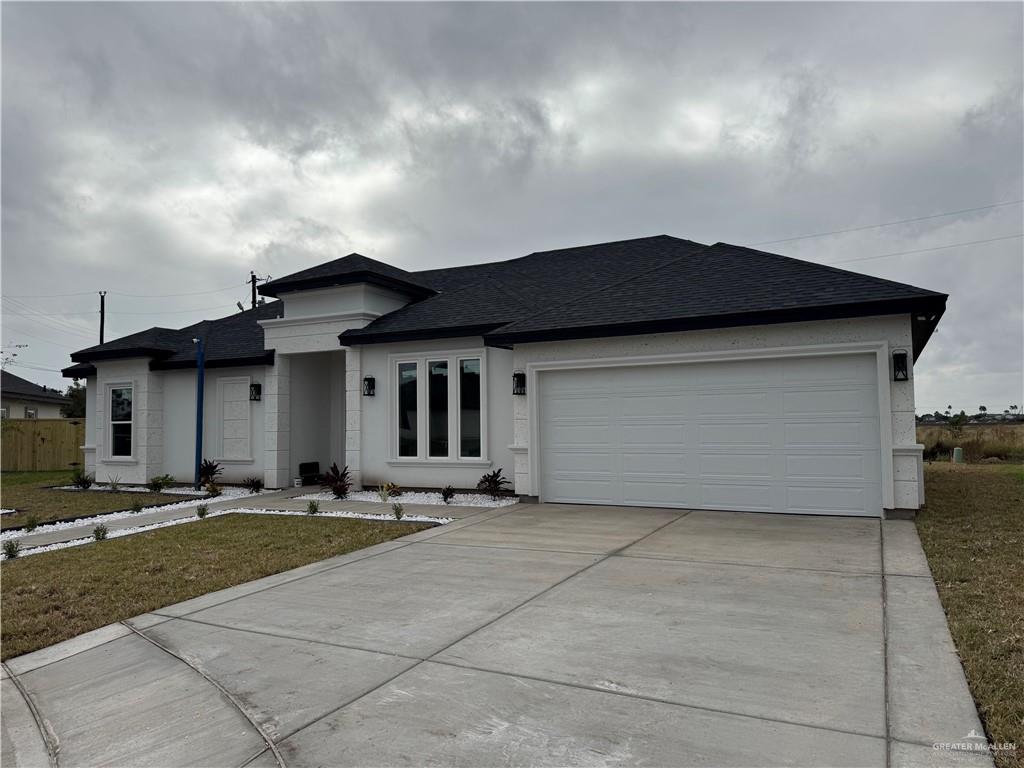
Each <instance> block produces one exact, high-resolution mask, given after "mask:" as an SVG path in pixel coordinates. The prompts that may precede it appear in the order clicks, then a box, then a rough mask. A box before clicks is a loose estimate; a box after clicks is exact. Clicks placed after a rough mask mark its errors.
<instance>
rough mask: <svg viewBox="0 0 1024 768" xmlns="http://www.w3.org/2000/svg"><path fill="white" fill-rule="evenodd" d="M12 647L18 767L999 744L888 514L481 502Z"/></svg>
mask: <svg viewBox="0 0 1024 768" xmlns="http://www.w3.org/2000/svg"><path fill="white" fill-rule="evenodd" d="M6 667H7V672H8V673H10V675H11V677H10V678H8V679H5V680H4V694H5V695H4V698H3V755H2V757H3V760H4V763H5V765H14V766H28V765H42V764H44V762H43V761H44V760H46V759H49V758H48V754H49V755H50V756H55V757H56V758H57V759H58V760H59V761H60V763H61V764H62V765H76V766H77V765H133V766H135V765H154V766H157V765H159V766H178V765H180V766H191V765H204V766H246V765H248V766H284V765H290V766H322V765H342V766H365V765H377V766H392V765H409V764H416V765H426V764H430V765H472V766H490V765H552V766H555V765H557V766H564V765H608V764H615V763H617V764H652V765H660V766H681V765H694V766H697V765H700V766H708V765H715V766H774V765H798V766H799V765H803V766H820V765H830V766H878V768H883V767H888V766H897V767H898V766H908V767H910V766H915V767H917V766H920V767H925V766H944V765H957V766H979V767H980V766H991V765H992V761H991V759H990V758H988V757H987V756H986V755H977V754H975V755H971V754H965V753H950V752H943V751H940V750H936V749H934V748H933V746H932V745H933V744H934V743H936V742H942V743H946V742H957V741H962V740H963V739H964V737H966V736H967V734H968V733H969V732H971V731H972V730H974V731H977V732H980V731H981V727H980V723H979V720H978V716H977V712H976V710H975V707H974V702H973V700H972V699H971V696H970V693H969V692H968V689H967V685H966V682H965V679H964V675H963V671H962V669H961V667H960V663H959V660H958V658H957V655H956V652H955V649H954V647H953V643H952V640H951V639H950V636H949V632H948V629H947V627H946V624H945V616H944V614H943V612H942V607H941V605H940V604H939V601H938V596H937V593H936V591H935V586H934V584H933V582H932V579H931V576H930V573H929V571H928V567H927V563H926V561H925V559H924V554H923V552H922V551H921V548H920V544H919V542H918V538H917V534H916V530H915V528H914V526H913V524H912V523H909V522H901V521H885V522H882V521H878V520H865V519H842V518H795V517H788V516H783V515H764V514H737V513H705V512H693V513H687V512H685V511H679V510H662V509H623V508H610V507H583V506H576V507H573V506H561V505H531V506H527V505H517V506H514V507H507V508H503V509H489V510H483V511H478V512H477V513H476V514H474V515H472V516H469V517H466V518H464V519H461V520H458V521H455V522H453V523H451V524H449V525H447V526H442V527H437V528H432V529H429V530H425V531H420V532H418V533H415V534H412V535H410V536H406V537H404V538H402V539H399V540H395V541H391V542H387V543H385V544H380V545H377V546H374V547H370V548H368V549H365V550H361V551H359V552H354V553H351V554H349V555H345V556H342V557H338V558H332V559H331V560H326V561H323V562H321V563H314V564H311V565H308V566H304V567H303V568H299V569H296V570H293V571H289V572H287V573H281V574H277V575H275V576H271V577H268V578H266V579H261V580H258V581H254V582H250V583H248V584H243V585H239V586H237V587H232V588H230V589H227V590H222V591H220V592H215V593H211V594H209V595H204V596H202V597H199V598H195V599H193V600H190V601H187V602H185V603H181V604H178V605H173V606H168V607H167V608H163V609H160V610H159V611H156V612H154V613H152V614H146V615H144V616H140V617H136V618H135V619H132V620H129V621H127V622H125V623H123V624H117V625H111V626H109V627H105V628H103V629H101V630H97V631H96V632H93V633H89V635H85V636H82V637H79V638H75V639H73V640H69V641H67V642H65V643H61V644H59V645H57V646H53V647H51V648H48V649H43V650H41V651H37V652H36V653H32V654H27V655H25V656H22V657H20V658H17V659H12V660H10V662H9V663H8V664H7V665H6ZM19 687H20V688H19ZM22 691H24V695H22Z"/></svg>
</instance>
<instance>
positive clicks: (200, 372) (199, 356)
mask: <svg viewBox="0 0 1024 768" xmlns="http://www.w3.org/2000/svg"><path fill="white" fill-rule="evenodd" d="M192 343H193V344H195V345H196V463H195V487H196V490H197V491H198V490H199V488H200V482H199V467H200V466H201V465H202V463H203V392H204V390H205V387H206V381H205V379H206V353H205V350H204V349H203V340H202V338H196V339H192Z"/></svg>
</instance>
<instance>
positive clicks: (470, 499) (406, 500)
mask: <svg viewBox="0 0 1024 768" xmlns="http://www.w3.org/2000/svg"><path fill="white" fill-rule="evenodd" d="M295 498H296V499H298V500H300V501H305V500H307V499H310V500H313V501H372V502H374V503H377V504H380V503H381V498H380V494H379V493H377V492H376V491H352V492H350V493H349V494H348V495H347V496H346V497H345V498H344V499H338V498H336V497H335V495H334V494H333V493H331V492H330V491H323V492H320V491H317V492H314V493H306V494H303V495H302V496H296V497H295ZM396 501H398V502H401V503H402V504H430V505H437V506H446V503H445V501H444V498H443V497H442V496H441V494H440V493H438V492H436V491H403V492H402V493H401V494H400V495H399V496H395V497H393V498H389V499H388V501H387V502H386V503H388V504H391V503H393V502H396ZM518 502H519V497H518V496H499V497H498V498H496V499H495V498H492V497H491V496H489V495H487V494H486V493H456V494H455V495H454V496H453V497H452V500H451V501H450V502H448V504H449V505H451V506H453V507H509V506H511V505H513V504H516V503H518Z"/></svg>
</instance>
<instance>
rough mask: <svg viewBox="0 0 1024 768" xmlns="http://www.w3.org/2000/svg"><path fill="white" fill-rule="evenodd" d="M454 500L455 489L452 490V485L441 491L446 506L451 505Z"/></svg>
mask: <svg viewBox="0 0 1024 768" xmlns="http://www.w3.org/2000/svg"><path fill="white" fill-rule="evenodd" d="M454 498H455V489H454V488H452V487H451V486H450V485H446V486H445V487H444V488H442V489H441V501H443V502H444V503H445V504H451V503H452V499H454Z"/></svg>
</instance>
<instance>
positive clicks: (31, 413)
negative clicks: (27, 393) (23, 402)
mask: <svg viewBox="0 0 1024 768" xmlns="http://www.w3.org/2000/svg"><path fill="white" fill-rule="evenodd" d="M25 418H26V419H38V418H39V409H38V408H29V407H28V406H25Z"/></svg>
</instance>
